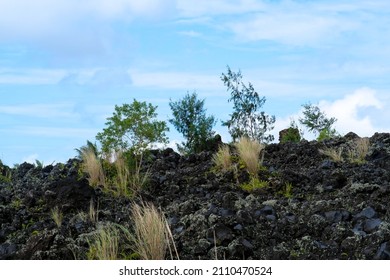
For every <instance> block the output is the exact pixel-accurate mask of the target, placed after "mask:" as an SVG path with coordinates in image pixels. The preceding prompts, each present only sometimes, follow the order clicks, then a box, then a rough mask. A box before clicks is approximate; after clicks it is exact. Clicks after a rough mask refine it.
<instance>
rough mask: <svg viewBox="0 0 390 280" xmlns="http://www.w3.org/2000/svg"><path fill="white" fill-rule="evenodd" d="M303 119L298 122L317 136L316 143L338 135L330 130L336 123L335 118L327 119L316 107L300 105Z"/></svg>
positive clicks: (308, 104)
mask: <svg viewBox="0 0 390 280" xmlns="http://www.w3.org/2000/svg"><path fill="white" fill-rule="evenodd" d="M302 106H303V108H304V110H303V115H304V117H303V118H300V119H299V122H300V123H301V124H302V125H304V126H306V127H307V128H308V130H309V131H311V132H314V133H315V134H318V138H317V140H318V141H323V140H326V139H331V138H334V137H336V136H337V135H338V133H337V131H336V130H335V129H334V128H332V125H333V124H334V123H335V122H336V121H337V119H336V118H328V117H326V115H325V113H324V112H322V111H321V110H320V108H319V107H318V106H315V105H312V104H310V103H307V104H304V105H302Z"/></svg>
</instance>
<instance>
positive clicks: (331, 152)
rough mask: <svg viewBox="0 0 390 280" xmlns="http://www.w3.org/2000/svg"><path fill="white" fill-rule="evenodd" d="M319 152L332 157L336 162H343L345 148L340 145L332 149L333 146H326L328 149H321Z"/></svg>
mask: <svg viewBox="0 0 390 280" xmlns="http://www.w3.org/2000/svg"><path fill="white" fill-rule="evenodd" d="M319 152H320V153H321V154H323V155H325V156H327V157H329V158H330V159H332V160H333V161H334V162H342V161H344V160H343V157H342V153H343V148H342V147H340V148H339V149H332V148H326V149H320V150H319Z"/></svg>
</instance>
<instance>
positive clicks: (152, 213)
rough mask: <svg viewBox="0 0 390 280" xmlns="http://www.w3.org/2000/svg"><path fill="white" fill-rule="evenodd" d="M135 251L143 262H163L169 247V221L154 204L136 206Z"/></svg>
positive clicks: (133, 214)
mask: <svg viewBox="0 0 390 280" xmlns="http://www.w3.org/2000/svg"><path fill="white" fill-rule="evenodd" d="M132 216H133V220H134V231H135V232H134V251H135V252H137V253H138V254H139V255H140V257H141V259H143V260H163V259H165V255H166V253H167V249H168V247H169V242H168V240H169V237H170V236H171V235H170V234H169V232H168V230H169V227H167V221H166V219H165V217H164V215H163V214H162V213H160V212H159V211H158V210H157V209H156V208H155V207H154V205H153V204H147V203H142V205H138V204H134V205H133V209H132Z"/></svg>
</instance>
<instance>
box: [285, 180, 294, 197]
mask: <svg viewBox="0 0 390 280" xmlns="http://www.w3.org/2000/svg"><path fill="white" fill-rule="evenodd" d="M292 190H293V185H292V184H291V183H290V182H287V183H286V184H285V185H284V189H283V191H282V194H283V196H284V197H285V198H292Z"/></svg>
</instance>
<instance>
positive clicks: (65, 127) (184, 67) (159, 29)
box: [0, 0, 390, 166]
mask: <svg viewBox="0 0 390 280" xmlns="http://www.w3.org/2000/svg"><path fill="white" fill-rule="evenodd" d="M227 66H229V67H230V68H231V69H232V71H234V72H237V71H238V70H240V71H241V73H242V75H243V79H244V82H245V83H249V82H250V83H252V84H253V86H254V87H255V89H256V91H257V92H258V93H259V94H260V96H264V97H265V98H266V103H265V104H264V106H263V107H262V110H263V111H265V112H266V113H267V114H269V115H274V116H275V117H276V123H275V128H274V130H273V131H272V132H271V133H272V134H274V135H276V137H275V138H276V139H277V138H278V137H277V135H278V131H279V130H281V129H284V128H287V127H288V126H289V124H290V121H291V120H292V119H294V120H298V118H299V117H300V116H302V105H303V104H305V103H308V102H310V103H312V104H316V105H318V106H319V107H320V108H321V110H323V111H324V112H325V113H326V115H327V116H328V117H335V118H337V122H336V124H335V128H336V130H337V131H338V132H339V133H340V134H341V135H343V134H346V133H348V132H350V131H353V132H355V133H357V134H358V135H359V136H362V137H363V136H372V135H373V134H374V133H375V132H389V131H390V123H389V122H388V120H389V119H390V95H389V93H390V81H389V76H390V1H387V0H354V1H350V0H315V1H310V0H286V1H283V0H280V1H277V0H236V1H232V0H212V1H210V0H196V1H195V0H163V1H162V0H143V1H138V0H35V1H31V0H0V160H1V161H2V162H3V163H5V164H7V165H10V166H12V165H13V164H17V163H22V162H24V161H27V162H32V163H33V162H35V160H39V161H41V162H43V163H44V164H51V163H53V162H54V163H58V162H66V161H67V160H68V159H69V158H72V157H74V156H76V155H77V153H76V151H75V149H76V148H80V147H81V146H83V145H85V144H86V142H87V140H90V141H92V142H95V136H96V134H97V133H98V132H101V131H102V130H103V128H104V127H105V123H106V119H107V118H108V117H110V116H112V114H113V112H114V107H115V105H119V106H120V105H122V104H124V103H131V102H132V101H133V99H136V100H138V101H146V102H148V103H151V104H153V105H154V106H157V113H158V119H159V120H165V121H168V119H169V118H171V117H172V115H171V111H170V107H169V102H170V100H172V101H176V100H179V99H181V98H183V97H184V96H185V95H186V94H187V93H192V92H193V91H196V92H197V94H198V97H199V99H204V100H205V108H206V109H207V114H208V115H214V117H215V118H217V119H218V123H217V125H216V126H215V128H214V129H215V131H216V132H217V133H219V134H220V135H221V136H222V140H223V141H224V142H229V141H230V140H231V139H230V136H229V133H228V130H227V128H226V127H224V126H221V121H226V120H228V119H229V115H230V114H231V113H232V112H233V109H232V104H231V103H229V102H228V99H229V97H230V93H229V92H228V91H227V89H226V87H225V86H224V84H223V82H222V81H221V79H220V77H221V74H222V73H226V71H227ZM169 126H170V132H169V133H168V134H167V135H168V137H169V139H170V145H171V146H174V144H175V143H177V142H181V141H182V140H183V138H182V136H181V135H180V134H179V133H178V132H177V131H175V128H174V127H172V126H171V125H169ZM304 137H305V138H306V139H309V140H310V137H313V136H312V135H310V134H309V133H307V132H305V134H304Z"/></svg>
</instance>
